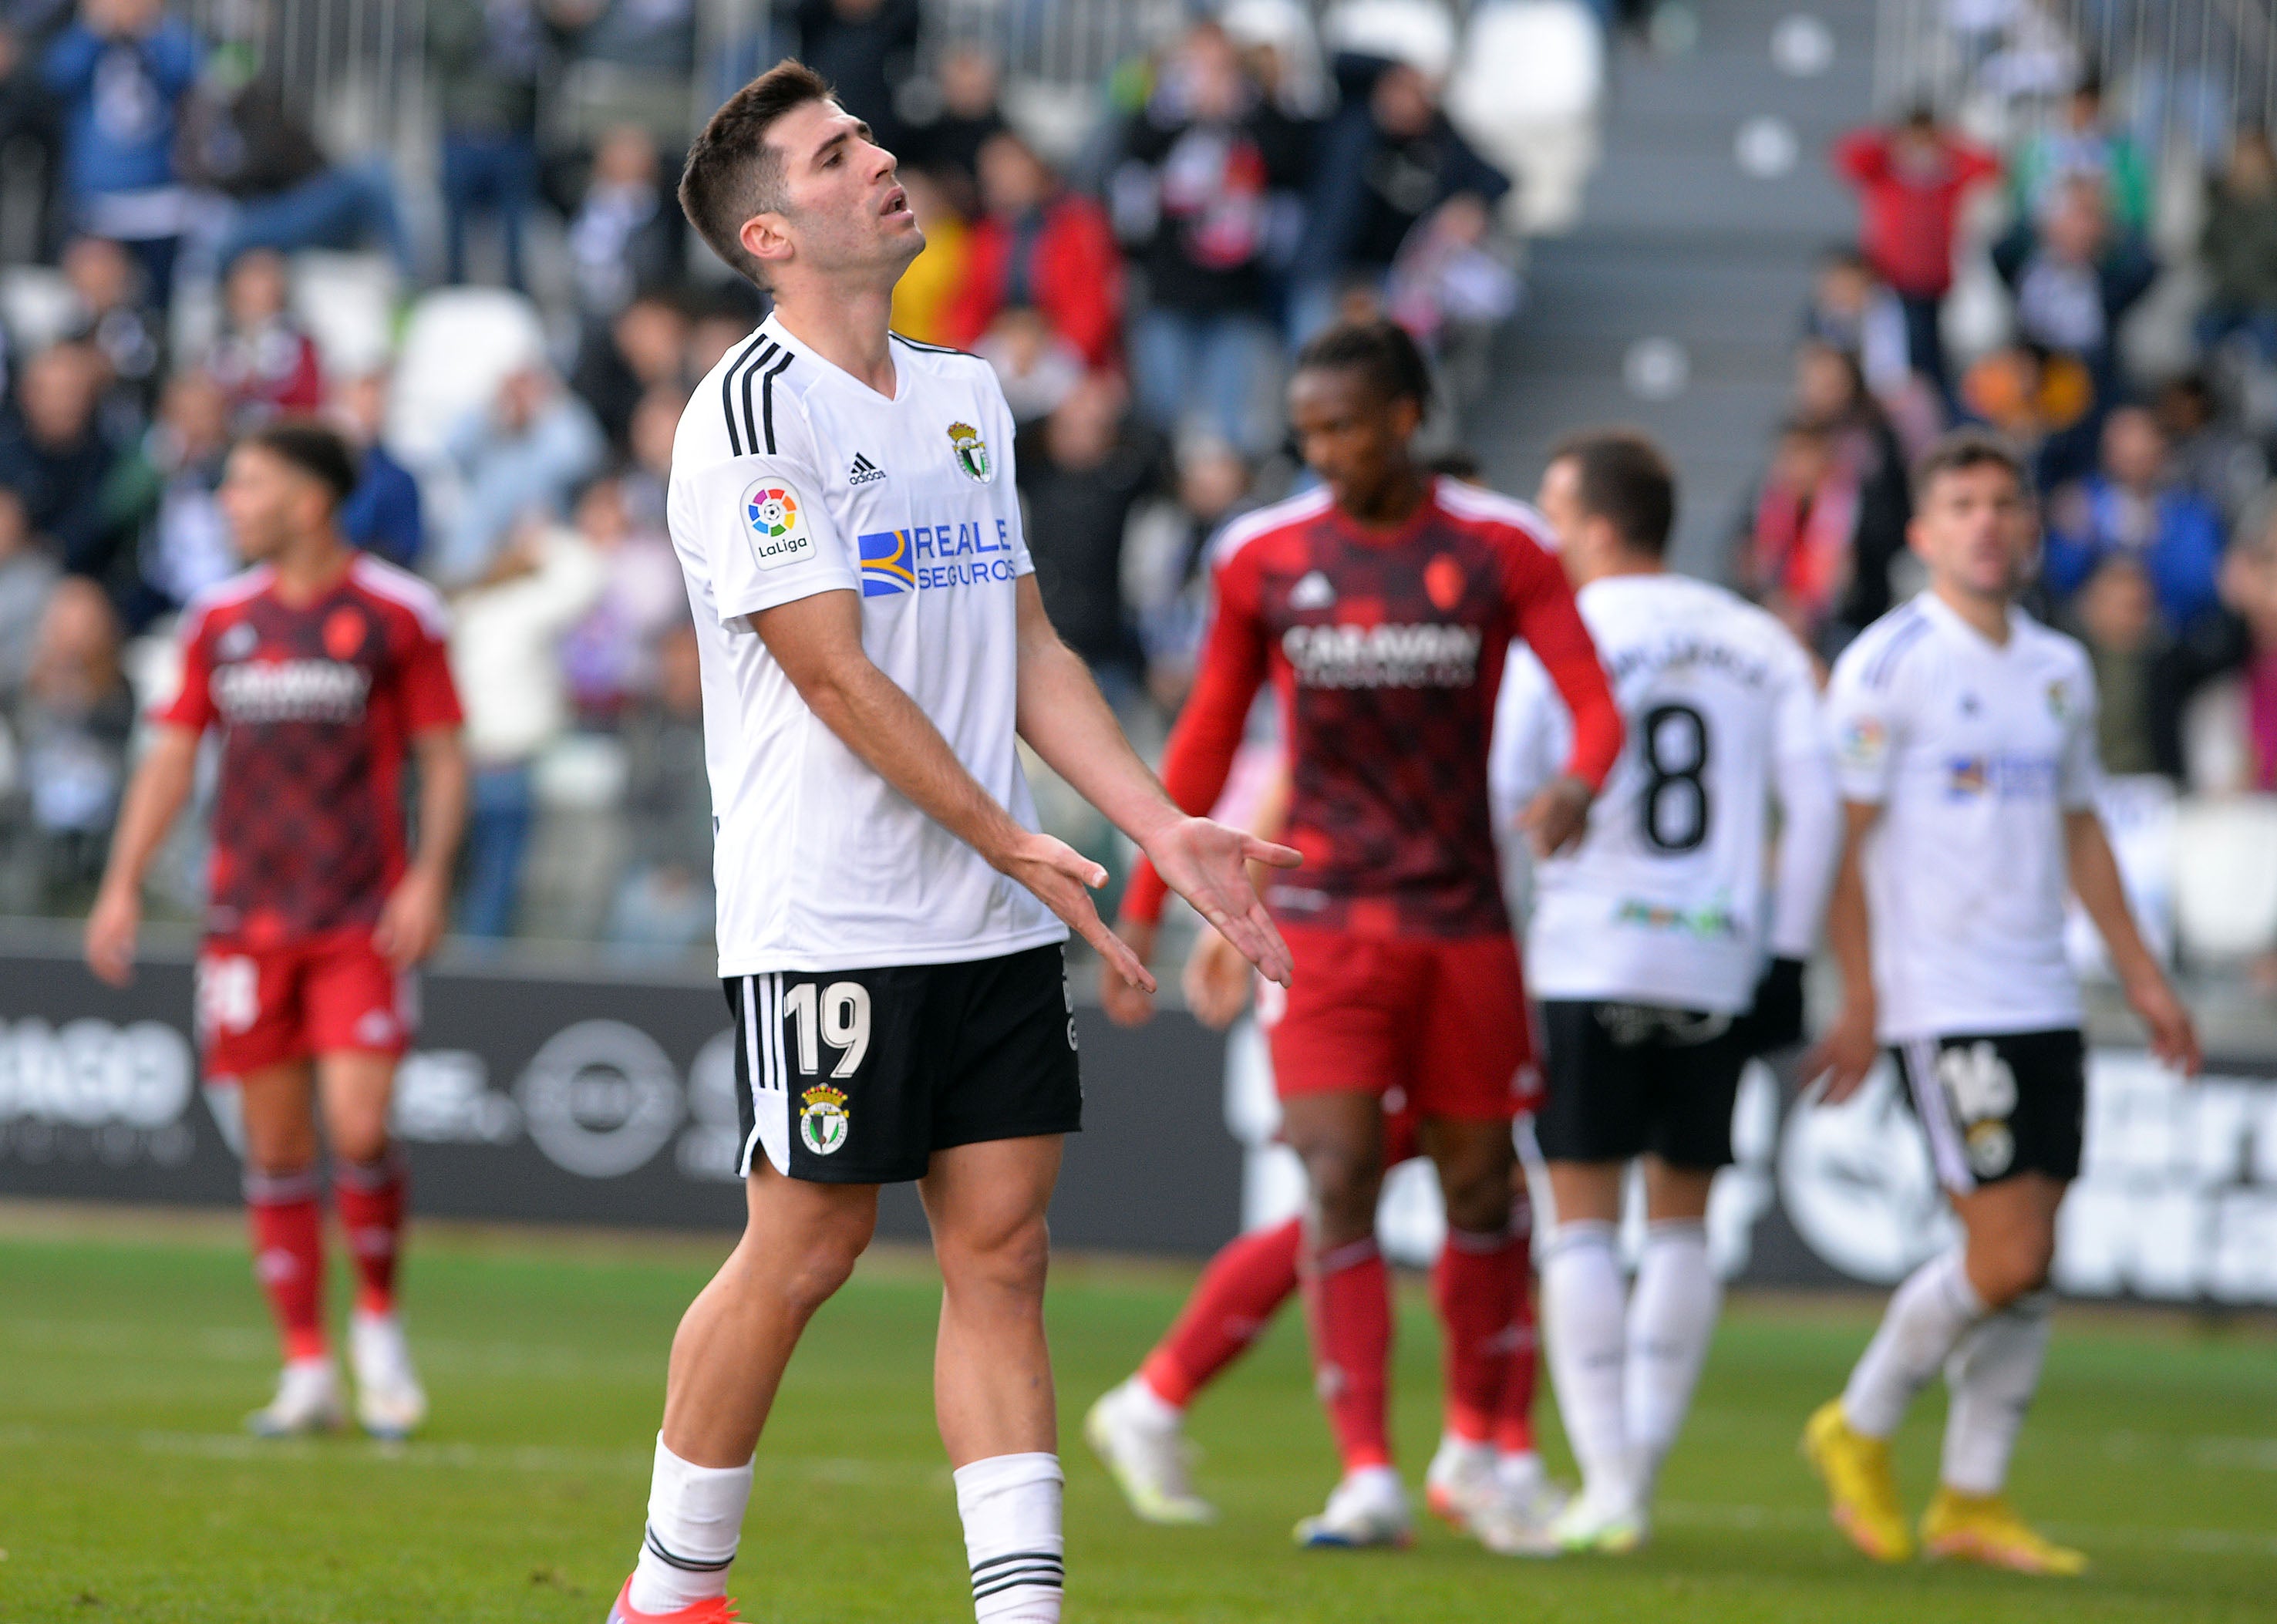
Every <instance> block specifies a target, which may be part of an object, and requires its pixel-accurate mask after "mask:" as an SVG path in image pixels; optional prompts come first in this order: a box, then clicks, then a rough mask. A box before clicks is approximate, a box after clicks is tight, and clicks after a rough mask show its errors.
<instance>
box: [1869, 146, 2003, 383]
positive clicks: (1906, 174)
mask: <svg viewBox="0 0 2277 1624" xmlns="http://www.w3.org/2000/svg"><path fill="white" fill-rule="evenodd" d="M1834 167H1835V170H1836V172H1838V173H1839V174H1840V175H1841V177H1842V178H1843V179H1845V180H1847V181H1848V182H1849V183H1850V184H1851V185H1852V186H1853V187H1856V188H1857V191H1858V210H1859V229H1858V242H1859V248H1860V249H1861V250H1862V252H1863V253H1864V254H1865V255H1866V258H1867V261H1868V262H1869V263H1870V264H1871V265H1872V266H1873V267H1874V270H1875V271H1877V273H1879V275H1880V276H1881V278H1882V280H1884V281H1885V282H1886V283H1888V284H1889V285H1890V287H1891V289H1892V292H1894V293H1895V294H1897V295H1898V299H1899V301H1900V303H1902V304H1903V306H1904V307H1905V312H1906V342H1907V348H1908V352H1909V354H1910V356H1911V359H1912V362H1913V365H1914V370H1915V371H1917V372H1920V373H1922V374H1923V376H1925V377H1928V378H1929V379H1930V382H1931V383H1933V384H1935V385H1937V390H1938V393H1939V394H1940V395H1943V396H1945V397H1946V399H1947V400H1950V399H1951V397H1952V388H1951V385H1950V382H1949V380H1948V378H1947V376H1946V365H1945V345H1944V342H1943V340H1942V339H1941V338H1940V337H1939V335H1938V318H1939V316H1941V315H1942V313H1943V311H1944V309H1945V296H1946V294H1948V293H1949V292H1951V291H1952V288H1953V230H1954V225H1955V222H1956V221H1957V220H1958V218H1959V217H1960V214H1961V200H1962V199H1963V198H1965V197H1966V196H1967V195H1968V194H1969V188H1970V187H1974V186H1976V185H1978V184H1979V183H1981V182H1984V181H1986V180H1990V179H1992V178H1993V177H1995V176H1996V175H1998V174H1999V172H2000V160H1999V158H1997V157H1995V156H1992V154H1991V153H1989V152H1987V151H1985V150H1984V149H1982V148H1980V147H1976V146H1973V145H1971V144H1970V143H1969V142H1968V141H1963V140H1961V138H1960V137H1959V136H1957V135H1954V134H1953V133H1950V132H1948V131H1946V130H1945V129H1942V128H1940V127H1939V126H1938V122H1937V115H1936V113H1934V112H1933V111H1930V109H1929V108H1927V107H1916V108H1915V109H1914V110H1913V111H1911V112H1909V113H1908V114H1907V115H1906V118H1905V119H1904V121H1903V122H1902V123H1900V124H1899V125H1897V126H1895V127H1893V128H1890V129H1864V130H1854V131H1852V132H1851V133H1849V134H1847V135H1846V136H1844V137H1843V138H1842V139H1841V140H1840V141H1837V142H1836V143H1835V145H1834Z"/></svg>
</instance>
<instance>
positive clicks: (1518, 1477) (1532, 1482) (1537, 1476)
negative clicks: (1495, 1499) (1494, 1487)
mask: <svg viewBox="0 0 2277 1624" xmlns="http://www.w3.org/2000/svg"><path fill="white" fill-rule="evenodd" d="M1545 1475H1546V1474H1544V1473H1543V1471H1542V1457H1541V1456H1540V1455H1538V1454H1536V1453H1534V1451H1532V1450H1530V1449H1516V1450H1509V1451H1506V1452H1503V1453H1500V1454H1497V1455H1496V1456H1495V1482H1496V1483H1497V1484H1499V1485H1500V1486H1501V1489H1502V1491H1503V1492H1504V1494H1531V1493H1533V1492H1534V1491H1535V1490H1536V1489H1539V1488H1540V1487H1541V1486H1542V1482H1543V1480H1544V1478H1545Z"/></svg>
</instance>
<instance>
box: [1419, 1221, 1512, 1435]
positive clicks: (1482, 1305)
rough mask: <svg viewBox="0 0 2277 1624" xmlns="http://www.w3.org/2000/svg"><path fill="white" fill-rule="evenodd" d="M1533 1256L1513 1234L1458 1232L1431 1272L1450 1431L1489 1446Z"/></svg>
mask: <svg viewBox="0 0 2277 1624" xmlns="http://www.w3.org/2000/svg"><path fill="white" fill-rule="evenodd" d="M1525 1268H1526V1253H1525V1249H1524V1247H1522V1246H1521V1244H1520V1243H1519V1240H1518V1239H1516V1238H1515V1237H1514V1236H1512V1234H1511V1233H1510V1232H1509V1231H1507V1230H1505V1231H1503V1232H1502V1233H1500V1234H1496V1235H1481V1234H1474V1233H1473V1232H1471V1231H1467V1230H1457V1229H1451V1230H1449V1231H1447V1244H1446V1245H1445V1246H1444V1247H1442V1248H1441V1249H1440V1252H1439V1261H1438V1262H1437V1263H1435V1265H1433V1267H1432V1269H1431V1295H1432V1298H1433V1300H1434V1301H1435V1302H1436V1303H1437V1305H1438V1308H1439V1324H1440V1328H1441V1331H1442V1333H1443V1341H1444V1346H1445V1348H1446V1360H1447V1430H1448V1431H1449V1432H1451V1433H1452V1434H1453V1435H1454V1436H1455V1437H1458V1438H1463V1439H1465V1440H1466V1441H1468V1442H1470V1443H1474V1444H1484V1443H1486V1442H1488V1441H1489V1440H1490V1439H1491V1438H1492V1437H1494V1435H1495V1417H1496V1413H1497V1412H1498V1411H1499V1410H1500V1409H1501V1407H1502V1392H1503V1388H1504V1385H1505V1384H1506V1382H1507V1377H1508V1374H1509V1370H1510V1346H1511V1337H1510V1332H1511V1304H1512V1299H1513V1298H1514V1297H1515V1296H1516V1294H1517V1292H1518V1277H1519V1273H1520V1272H1521V1271H1522V1270H1523V1269H1525Z"/></svg>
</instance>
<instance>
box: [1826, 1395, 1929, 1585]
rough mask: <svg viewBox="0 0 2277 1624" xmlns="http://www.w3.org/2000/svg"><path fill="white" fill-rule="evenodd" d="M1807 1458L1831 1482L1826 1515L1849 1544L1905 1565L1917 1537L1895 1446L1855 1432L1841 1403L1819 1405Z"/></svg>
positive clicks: (1827, 1483) (1835, 1401)
mask: <svg viewBox="0 0 2277 1624" xmlns="http://www.w3.org/2000/svg"><path fill="white" fill-rule="evenodd" d="M1802 1458H1803V1459H1804V1460H1808V1461H1809V1462H1810V1466H1811V1469H1812V1470H1813V1471H1815V1472H1816V1473H1817V1474H1818V1475H1819V1477H1820V1478H1821V1480H1823V1481H1824V1483H1825V1484H1826V1498H1827V1506H1826V1510H1827V1514H1828V1515H1829V1516H1831V1517H1832V1518H1833V1519H1834V1526H1835V1527H1836V1528H1838V1529H1841V1530H1842V1532H1843V1535H1844V1536H1845V1537H1847V1539H1848V1540H1849V1541H1850V1543H1851V1544H1854V1545H1855V1546H1857V1547H1858V1549H1859V1550H1861V1551H1862V1552H1865V1553H1866V1554H1867V1555H1868V1556H1870V1557H1872V1558H1873V1559H1875V1560H1876V1561H1877V1562H1902V1561H1905V1560H1907V1559H1908V1558H1910V1557H1911V1556H1912V1555H1913V1553H1914V1536H1913V1535H1912V1533H1911V1531H1910V1530H1908V1529H1907V1527H1906V1515H1905V1513H1904V1512H1903V1511H1902V1510H1901V1509H1900V1507H1899V1506H1898V1485H1897V1480H1896V1479H1895V1478H1893V1477H1892V1476H1891V1475H1890V1446H1889V1445H1888V1443H1886V1442H1885V1440H1883V1439H1881V1438H1870V1437H1867V1436H1866V1435H1865V1434H1864V1433H1862V1432H1858V1431H1855V1430H1853V1429H1852V1427H1851V1425H1850V1422H1848V1421H1847V1419H1846V1418H1845V1417H1844V1416H1843V1414H1842V1400H1841V1399H1828V1400H1827V1401H1826V1402H1825V1403H1824V1404H1822V1405H1820V1406H1819V1407H1818V1408H1817V1410H1816V1411H1815V1412H1814V1413H1813V1414H1812V1415H1811V1417H1810V1421H1809V1424H1808V1425H1806V1426H1805V1427H1804V1428H1803V1430H1802Z"/></svg>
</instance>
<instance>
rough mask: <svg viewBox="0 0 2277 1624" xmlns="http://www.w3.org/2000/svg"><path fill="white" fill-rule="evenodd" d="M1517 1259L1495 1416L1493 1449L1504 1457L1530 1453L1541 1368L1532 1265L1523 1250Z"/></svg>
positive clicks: (1532, 1448)
mask: <svg viewBox="0 0 2277 1624" xmlns="http://www.w3.org/2000/svg"><path fill="white" fill-rule="evenodd" d="M1511 1309H1512V1312H1511V1316H1510V1363H1509V1365H1508V1367H1507V1368H1506V1372H1505V1375H1504V1379H1503V1385H1502V1407H1501V1408H1500V1409H1499V1410H1498V1411H1497V1412H1496V1415H1495V1449H1496V1452H1498V1453H1501V1454H1505V1455H1530V1454H1532V1453H1533V1452H1534V1384H1535V1382H1536V1381H1537V1380H1538V1379H1539V1378H1540V1374H1541V1368H1542V1351H1541V1347H1540V1346H1539V1341H1538V1338H1536V1336H1535V1334H1534V1265H1533V1262H1532V1260H1531V1259H1529V1258H1527V1256H1526V1253H1525V1251H1524V1249H1523V1248H1521V1249H1520V1251H1519V1269H1518V1292H1517V1294H1516V1296H1515V1298H1514V1299H1513V1300H1512V1304H1511Z"/></svg>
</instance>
